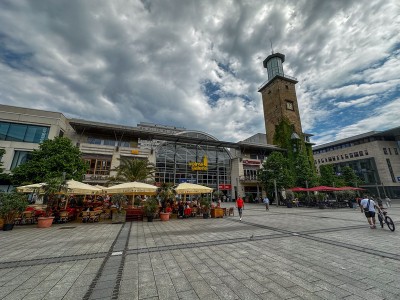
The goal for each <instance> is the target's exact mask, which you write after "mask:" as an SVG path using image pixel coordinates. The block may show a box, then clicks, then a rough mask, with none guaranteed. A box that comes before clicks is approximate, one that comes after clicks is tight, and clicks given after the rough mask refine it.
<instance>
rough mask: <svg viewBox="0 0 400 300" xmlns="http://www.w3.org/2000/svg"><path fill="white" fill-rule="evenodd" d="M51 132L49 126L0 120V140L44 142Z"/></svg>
mask: <svg viewBox="0 0 400 300" xmlns="http://www.w3.org/2000/svg"><path fill="white" fill-rule="evenodd" d="M48 134H49V127H45V126H36V125H27V124H18V123H8V122H0V140H3V141H15V142H27V143H42V142H43V141H45V140H46V139H47V137H48Z"/></svg>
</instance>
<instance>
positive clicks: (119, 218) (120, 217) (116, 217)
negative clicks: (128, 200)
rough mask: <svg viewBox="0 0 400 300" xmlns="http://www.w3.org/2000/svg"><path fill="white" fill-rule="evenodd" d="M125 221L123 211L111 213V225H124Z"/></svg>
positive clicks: (124, 212)
mask: <svg viewBox="0 0 400 300" xmlns="http://www.w3.org/2000/svg"><path fill="white" fill-rule="evenodd" d="M125 219H126V211H125V210H122V211H120V212H118V211H113V215H112V221H111V222H112V223H113V224H119V223H125Z"/></svg>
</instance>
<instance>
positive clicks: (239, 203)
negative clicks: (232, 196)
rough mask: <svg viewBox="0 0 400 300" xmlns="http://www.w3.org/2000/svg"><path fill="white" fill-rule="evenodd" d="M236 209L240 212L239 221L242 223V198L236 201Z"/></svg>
mask: <svg viewBox="0 0 400 300" xmlns="http://www.w3.org/2000/svg"><path fill="white" fill-rule="evenodd" d="M236 207H237V209H238V212H239V220H240V221H242V212H243V208H244V201H243V199H242V198H240V196H239V198H237V200H236Z"/></svg>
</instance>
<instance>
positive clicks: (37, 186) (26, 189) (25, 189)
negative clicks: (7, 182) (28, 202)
mask: <svg viewBox="0 0 400 300" xmlns="http://www.w3.org/2000/svg"><path fill="white" fill-rule="evenodd" d="M44 185H46V183H44V182H41V183H34V184H28V185H22V186H19V187H17V191H18V192H20V193H32V192H36V191H39V192H43V190H42V188H43V186H44Z"/></svg>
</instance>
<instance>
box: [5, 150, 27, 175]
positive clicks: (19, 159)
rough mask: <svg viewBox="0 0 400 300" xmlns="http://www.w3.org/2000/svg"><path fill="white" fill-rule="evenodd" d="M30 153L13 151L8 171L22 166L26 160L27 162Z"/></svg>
mask: <svg viewBox="0 0 400 300" xmlns="http://www.w3.org/2000/svg"><path fill="white" fill-rule="evenodd" d="M30 155H31V153H30V152H29V151H18V150H15V151H14V157H13V161H12V163H11V168H10V170H13V169H14V168H16V167H18V166H19V165H21V164H23V163H24V162H26V161H27V160H29V158H30Z"/></svg>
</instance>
